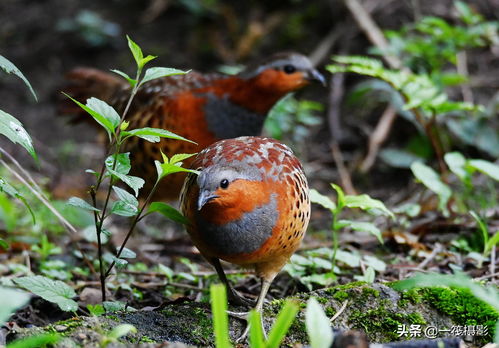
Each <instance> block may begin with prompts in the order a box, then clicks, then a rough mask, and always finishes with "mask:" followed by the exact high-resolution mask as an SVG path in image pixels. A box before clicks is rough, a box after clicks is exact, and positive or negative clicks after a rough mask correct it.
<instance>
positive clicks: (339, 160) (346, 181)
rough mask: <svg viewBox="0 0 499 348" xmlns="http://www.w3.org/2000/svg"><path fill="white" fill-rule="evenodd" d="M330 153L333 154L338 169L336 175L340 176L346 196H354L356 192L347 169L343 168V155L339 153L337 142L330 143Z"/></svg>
mask: <svg viewBox="0 0 499 348" xmlns="http://www.w3.org/2000/svg"><path fill="white" fill-rule="evenodd" d="M331 152H332V154H333V159H334V162H335V163H336V167H337V168H338V173H339V174H340V180H341V186H342V187H343V189H344V190H345V193H346V194H348V195H356V194H357V191H356V190H355V187H354V186H353V184H352V178H351V176H350V173H349V172H348V169H347V168H346V167H345V162H344V160H343V154H342V153H341V150H340V147H339V145H338V143H337V142H335V141H332V142H331Z"/></svg>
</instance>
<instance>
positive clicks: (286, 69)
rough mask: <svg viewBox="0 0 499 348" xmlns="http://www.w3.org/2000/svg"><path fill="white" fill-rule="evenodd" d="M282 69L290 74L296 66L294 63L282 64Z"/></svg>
mask: <svg viewBox="0 0 499 348" xmlns="http://www.w3.org/2000/svg"><path fill="white" fill-rule="evenodd" d="M283 70H284V72H285V73H286V74H292V73H294V72H295V71H296V68H295V66H294V65H291V64H288V65H285V66H284V69H283Z"/></svg>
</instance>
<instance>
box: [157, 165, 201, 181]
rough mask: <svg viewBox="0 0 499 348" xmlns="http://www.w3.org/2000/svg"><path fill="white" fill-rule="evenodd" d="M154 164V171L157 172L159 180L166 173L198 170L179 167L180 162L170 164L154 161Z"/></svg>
mask: <svg viewBox="0 0 499 348" xmlns="http://www.w3.org/2000/svg"><path fill="white" fill-rule="evenodd" d="M154 164H155V165H156V172H157V173H158V180H161V179H162V178H164V177H165V176H167V175H170V174H174V173H180V172H184V173H194V174H198V173H199V172H198V171H197V170H193V169H187V168H183V167H181V163H176V164H171V163H168V162H165V163H161V162H160V161H154Z"/></svg>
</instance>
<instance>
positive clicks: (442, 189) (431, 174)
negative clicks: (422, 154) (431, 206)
mask: <svg viewBox="0 0 499 348" xmlns="http://www.w3.org/2000/svg"><path fill="white" fill-rule="evenodd" d="M411 170H412V173H413V174H414V176H415V177H416V178H417V179H418V180H419V181H420V182H421V183H422V184H423V185H425V186H426V187H427V188H428V189H429V190H431V191H432V192H434V193H436V194H437V195H438V200H439V203H438V207H439V209H440V210H442V211H443V212H444V213H445V214H447V212H448V211H447V202H448V201H449V199H450V197H451V195H452V191H451V189H450V188H449V186H447V184H445V183H443V182H442V180H440V177H439V176H438V174H437V172H435V171H434V170H433V169H432V168H430V167H428V166H427V165H425V164H423V163H421V162H414V163H413V164H412V165H411Z"/></svg>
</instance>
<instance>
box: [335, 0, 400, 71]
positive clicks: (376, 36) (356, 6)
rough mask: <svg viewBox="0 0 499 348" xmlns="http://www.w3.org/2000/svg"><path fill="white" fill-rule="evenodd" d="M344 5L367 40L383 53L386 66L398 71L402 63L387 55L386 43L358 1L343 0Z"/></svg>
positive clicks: (381, 33) (379, 30)
mask: <svg viewBox="0 0 499 348" xmlns="http://www.w3.org/2000/svg"><path fill="white" fill-rule="evenodd" d="M344 3H345V5H346V6H347V7H348V9H349V10H350V13H351V14H352V16H353V18H354V19H355V21H356V22H357V24H358V25H359V27H360V28H361V29H362V30H363V31H364V33H365V34H366V36H367V37H368V38H369V40H370V41H371V42H372V43H373V44H374V45H375V46H376V47H377V48H378V49H379V50H380V51H381V52H383V58H384V59H385V60H386V62H387V63H388V65H389V66H390V67H392V68H394V69H400V68H401V67H402V62H401V61H400V59H399V58H398V57H396V56H394V55H391V54H389V53H388V47H389V45H388V41H387V40H386V38H385V36H384V35H383V32H382V31H381V29H380V28H379V27H378V25H377V24H376V22H375V21H374V20H373V19H372V17H371V15H370V14H369V12H367V11H366V9H364V7H363V6H362V4H361V3H360V2H359V1H358V0H344Z"/></svg>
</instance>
